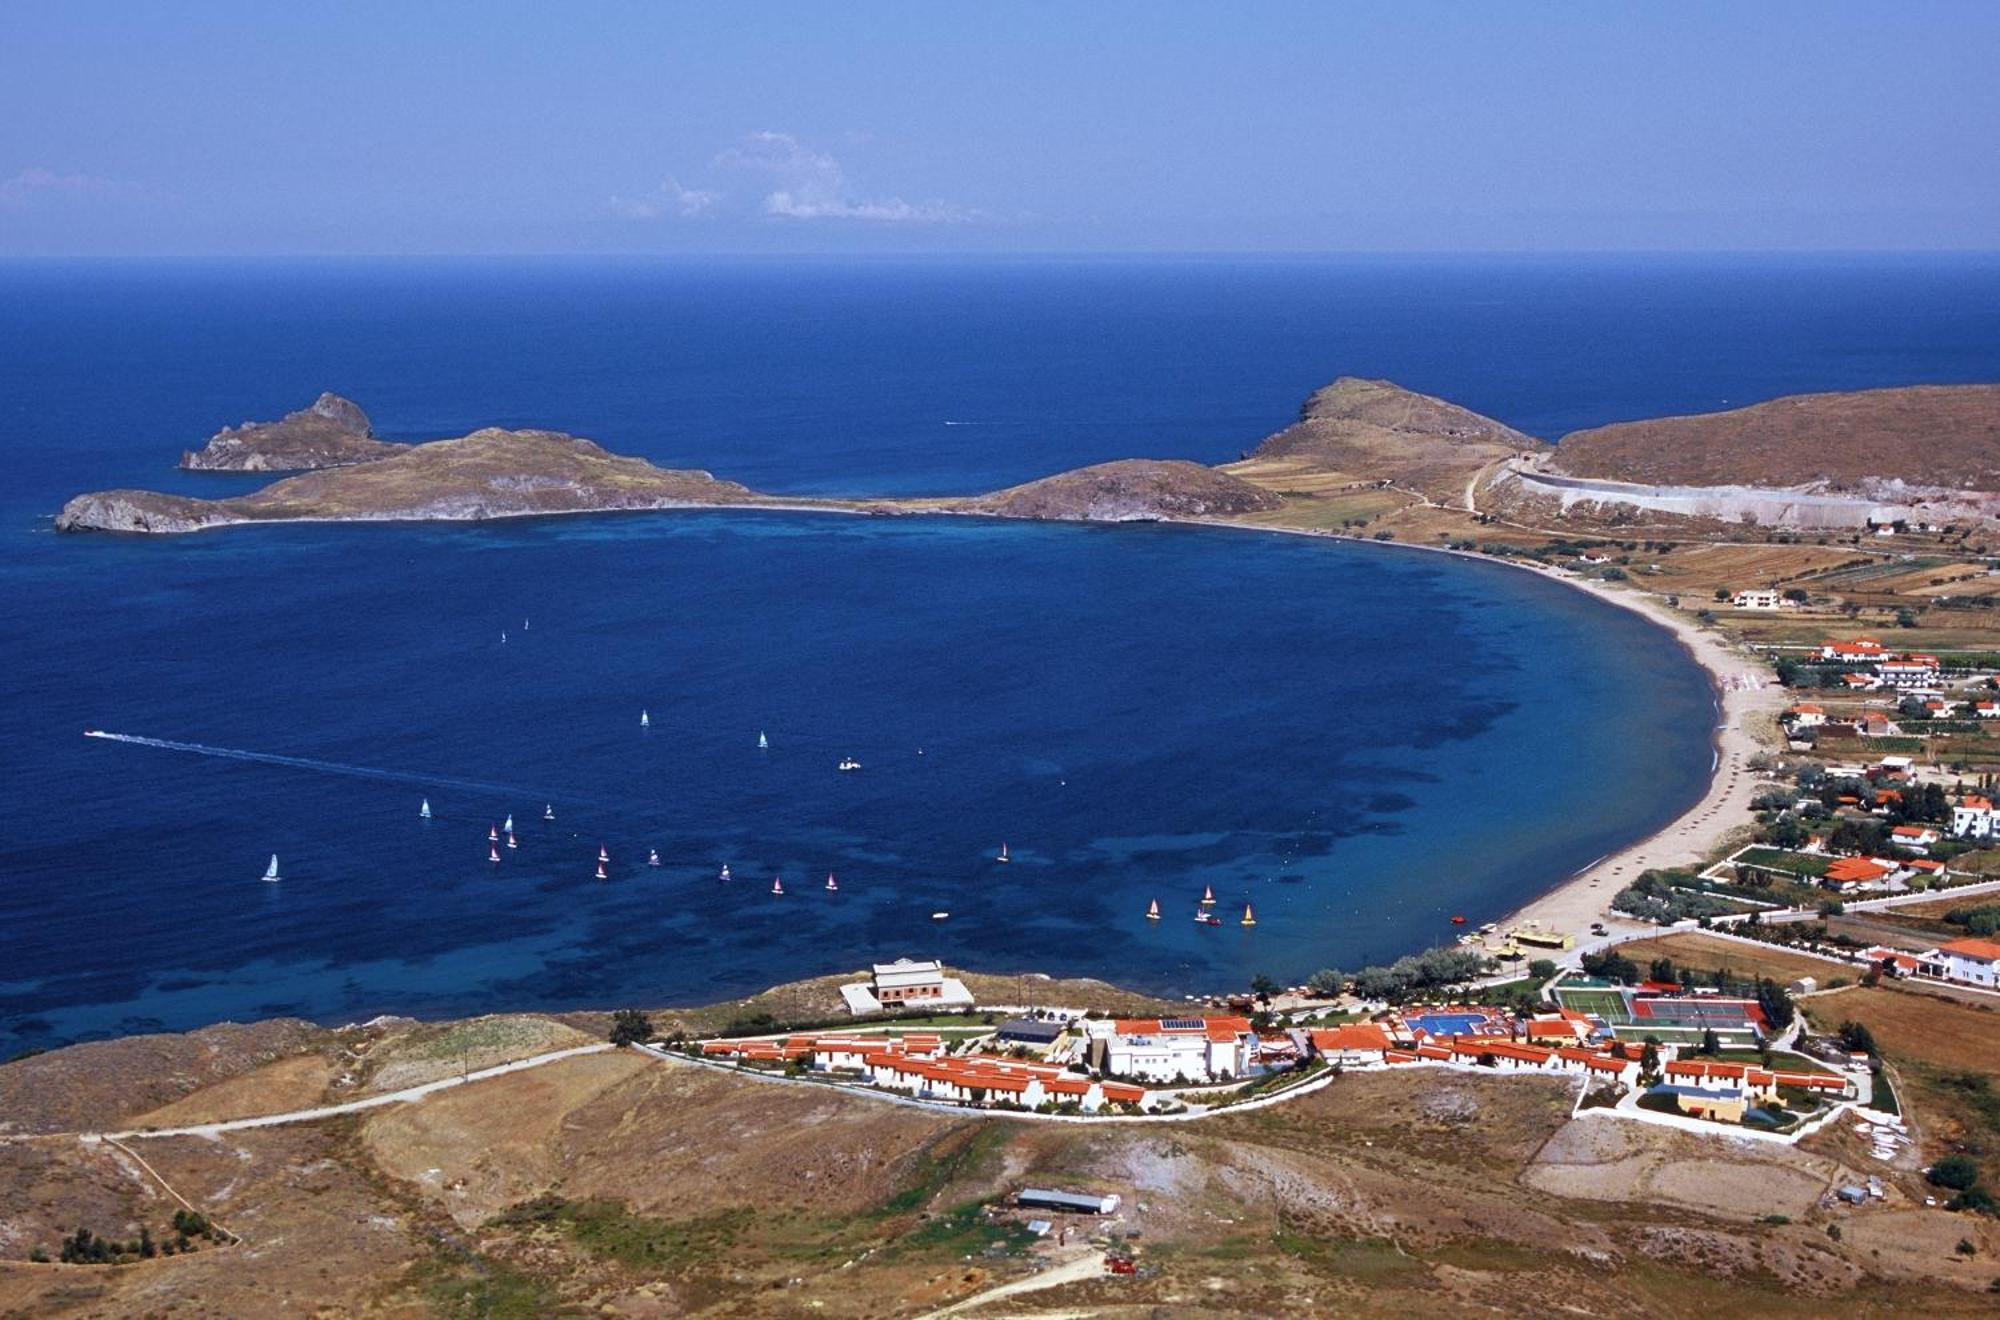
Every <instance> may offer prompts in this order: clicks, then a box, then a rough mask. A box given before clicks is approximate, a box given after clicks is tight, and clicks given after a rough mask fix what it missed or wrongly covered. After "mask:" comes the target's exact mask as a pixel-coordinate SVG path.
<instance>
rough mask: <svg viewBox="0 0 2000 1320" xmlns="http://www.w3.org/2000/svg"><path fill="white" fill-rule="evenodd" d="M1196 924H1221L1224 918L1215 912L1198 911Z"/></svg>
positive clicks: (1195, 918) (1195, 915) (1195, 919)
mask: <svg viewBox="0 0 2000 1320" xmlns="http://www.w3.org/2000/svg"><path fill="white" fill-rule="evenodd" d="M1194 924H1195V925H1197V926H1220V925H1221V924H1222V918H1221V917H1218V916H1216V915H1215V914H1214V913H1213V912H1208V911H1202V912H1197V913H1195V914H1194Z"/></svg>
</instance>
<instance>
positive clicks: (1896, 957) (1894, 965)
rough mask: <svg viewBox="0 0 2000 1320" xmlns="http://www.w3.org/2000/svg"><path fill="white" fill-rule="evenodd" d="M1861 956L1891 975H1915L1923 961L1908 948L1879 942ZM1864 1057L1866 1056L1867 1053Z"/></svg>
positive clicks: (1869, 963) (1870, 964)
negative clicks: (1888, 945) (1894, 947)
mask: <svg viewBox="0 0 2000 1320" xmlns="http://www.w3.org/2000/svg"><path fill="white" fill-rule="evenodd" d="M1861 956H1862V958H1863V959H1864V960H1865V961H1866V962H1867V963H1868V965H1869V966H1870V967H1879V968H1881V969H1883V970H1884V971H1886V972H1888V973H1889V974H1890V975H1891V976H1915V975H1916V974H1917V971H1918V966H1919V964H1920V963H1921V961H1922V960H1921V959H1919V958H1918V957H1917V955H1916V954H1914V953H1910V952H1908V951H1907V950H1904V949H1891V948H1887V947H1885V946H1883V945H1879V944H1878V945H1876V946H1875V947H1874V948H1872V949H1867V950H1864V951H1863V952H1862V954H1861ZM1863 1057H1864V1059H1865V1058H1866V1056H1865V1055H1864V1056H1863Z"/></svg>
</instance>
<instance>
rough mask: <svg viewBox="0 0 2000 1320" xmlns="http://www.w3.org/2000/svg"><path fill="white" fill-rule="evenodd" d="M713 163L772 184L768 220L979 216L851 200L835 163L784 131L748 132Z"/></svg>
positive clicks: (922, 205)
mask: <svg viewBox="0 0 2000 1320" xmlns="http://www.w3.org/2000/svg"><path fill="white" fill-rule="evenodd" d="M715 163H716V164H717V165H718V166H721V167H723V168H725V169H736V170H746V171H749V172H751V173H754V174H759V175H763V176H764V177H766V178H768V179H769V180H770V181H771V183H772V185H773V186H772V188H771V190H770V191H769V192H767V193H765V194H764V201H763V204H762V206H761V208H760V209H761V210H762V211H763V213H764V214H765V215H768V216H777V217H782V218H784V219H788V220H861V221H870V222H874V223H879V224H952V223H956V222H959V221H964V220H976V219H978V218H979V212H977V211H973V210H969V209H967V208H965V207H962V206H957V205H954V204H952V203H950V202H941V201H925V202H909V201H905V200H904V199H903V198H901V197H875V198H870V197H856V196H855V195H854V192H853V189H851V188H850V187H849V186H848V182H847V174H846V171H845V170H843V169H842V168H841V165H840V162H839V161H838V160H835V159H834V158H833V157H832V156H829V155H827V154H826V153H825V152H823V151H815V150H813V149H812V148H810V147H808V146H806V145H805V144H804V143H803V142H800V141H799V140H798V139H797V138H795V137H793V136H792V135H791V134H789V133H773V132H769V131H766V132H761V133H752V134H750V135H749V136H748V137H746V138H744V139H743V140H742V141H741V142H739V143H738V144H737V145H735V146H733V147H730V148H728V149H727V150H725V151H723V152H721V153H719V154H718V155H717V156H716V158H715Z"/></svg>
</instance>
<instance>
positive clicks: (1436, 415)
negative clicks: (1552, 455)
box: [1252, 376, 1542, 502]
mask: <svg viewBox="0 0 2000 1320" xmlns="http://www.w3.org/2000/svg"><path fill="white" fill-rule="evenodd" d="M1541 444H1542V442H1541V441H1539V440H1537V439H1535V438H1534V437H1533V436H1530V435H1526V434H1524V433H1522V432H1520V431H1517V430H1515V429H1514V428H1513V427H1511V426H1508V425H1506V424H1505V423H1504V422H1496V421H1494V420H1493V419H1492V418H1491V417H1483V416H1481V415H1480V414H1478V413H1476V412H1473V411H1472V410H1471V409H1469V408H1461V407H1459V406H1458V405H1457V404H1455V403H1447V402H1445V401H1444V400H1443V399H1437V398H1433V397H1431V396H1430V395H1428V394H1418V393H1416V392H1415V391H1413V390H1406V389H1404V388H1403V387H1402V386H1400V385H1396V384H1394V383H1392V382H1390V381H1386V380H1363V379H1360V378H1359V377H1355V376H1342V377H1341V378H1340V379H1339V380H1336V381H1335V382H1333V384H1331V385H1328V386H1326V387H1325V388H1324V389H1321V390H1318V391H1316V392H1315V393H1314V394H1313V396H1312V397H1311V398H1310V399H1308V400H1306V405H1305V407H1304V408H1302V409H1301V410H1300V412H1299V420H1298V421H1296V422H1294V423H1293V424H1292V425H1290V426H1288V427H1286V428H1285V429H1284V430H1282V431H1279V432H1278V433H1277V434H1276V435H1273V436H1271V437H1270V438H1269V439H1267V440H1265V441H1264V442H1263V443H1262V444H1260V445H1258V446H1257V449H1256V452H1255V453H1254V454H1253V455H1252V457H1253V458H1256V459H1262V460H1280V459H1282V460H1291V461H1292V462H1294V463H1297V464H1305V465H1309V466H1311V467H1314V468H1319V469H1322V470H1326V471H1331V472H1337V473H1341V474H1343V475H1346V476H1349V477H1352V478H1354V479H1356V480H1378V481H1389V482H1393V483H1394V484H1396V485H1399V486H1405V487H1409V488H1411V489H1414V490H1418V491H1421V492H1423V493H1424V494H1426V495H1428V496H1430V497H1431V498H1433V499H1436V500H1440V501H1452V502H1455V501H1456V500H1457V499H1458V498H1459V496H1460V495H1461V494H1462V493H1463V491H1464V487H1465V484H1466V482H1467V481H1468V480H1470V479H1471V477H1472V476H1473V475H1474V474H1475V473H1477V472H1478V471H1479V470H1480V469H1481V468H1483V467H1485V466H1487V465H1488V464H1490V463H1493V462H1496V461H1497V460H1499V459H1503V458H1506V457H1508V456H1510V455H1513V454H1518V453H1520V452H1522V451H1523V450H1531V449H1536V448H1539V447H1540V446H1541Z"/></svg>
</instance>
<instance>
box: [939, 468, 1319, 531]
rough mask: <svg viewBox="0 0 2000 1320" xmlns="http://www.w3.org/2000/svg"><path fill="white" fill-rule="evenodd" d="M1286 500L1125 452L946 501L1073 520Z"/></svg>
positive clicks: (1219, 511) (991, 512) (1259, 507)
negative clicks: (1107, 460) (1122, 456)
mask: <svg viewBox="0 0 2000 1320" xmlns="http://www.w3.org/2000/svg"><path fill="white" fill-rule="evenodd" d="M1283 503H1284V501H1283V500H1282V499H1281V498H1280V497H1278V496H1277V495H1274V494H1272V493H1271V492H1270V491H1268V490H1264V489H1263V488H1261V487H1259V486H1253V485H1251V484H1250V483H1249V482H1247V481H1244V480H1242V479H1241V478H1239V477H1234V476H1231V475H1230V474H1229V473H1227V472H1220V471H1217V470H1216V469H1215V468H1212V467H1205V466H1203V465H1202V464H1200V463H1191V462H1188V461H1186V460H1183V459H1171V460H1162V459H1149V458H1127V459H1120V460H1118V461H1117V462H1113V463H1098V464H1095V465H1093V466H1091V467H1083V468H1077V469H1075V470H1074V471H1071V472H1061V473H1058V474H1056V475H1055V476H1053V477H1043V478H1041V479H1040V480H1037V481H1030V482H1026V483H1024V484H1023V485H1019V486H1009V487H1008V488H1007V489H1005V490H999V491H995V492H993V493H992V494H991V495H981V496H979V497H978V498H976V499H970V500H964V501H960V502H957V503H955V504H952V505H948V506H946V507H947V508H948V509H949V510H950V511H952V512H956V513H979V514H986V515H988V516H989V517H995V518H1042V519H1056V520H1064V521H1071V522H1152V521H1158V520H1160V519H1163V518H1221V517H1228V516H1230V515H1233V514H1243V513H1261V512H1265V511H1268V510H1271V509H1276V508H1278V507H1279V506H1280V505H1282V504H1283Z"/></svg>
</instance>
